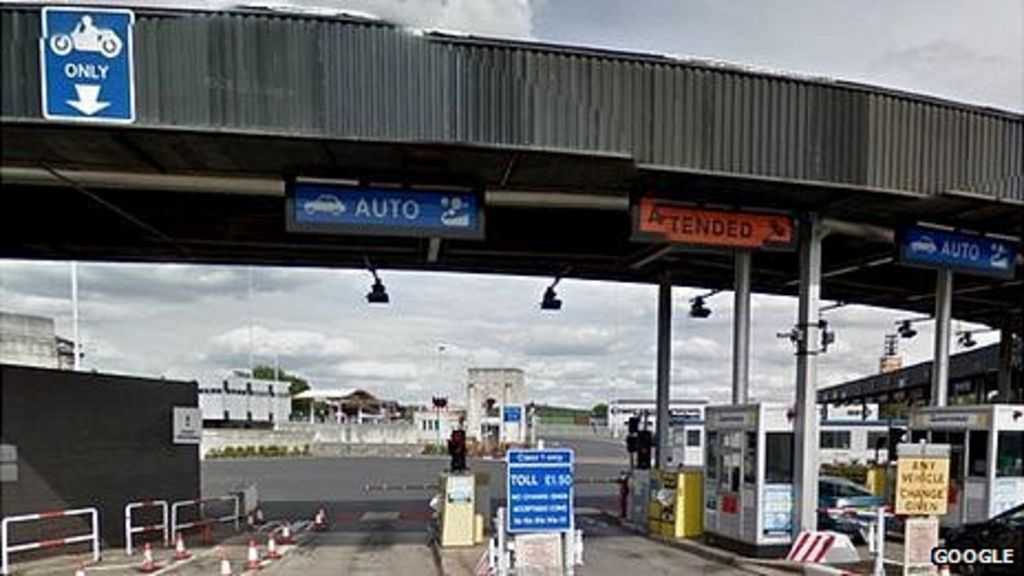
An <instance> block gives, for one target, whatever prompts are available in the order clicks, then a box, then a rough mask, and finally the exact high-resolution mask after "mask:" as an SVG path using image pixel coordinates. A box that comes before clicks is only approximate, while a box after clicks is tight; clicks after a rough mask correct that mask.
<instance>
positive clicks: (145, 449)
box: [0, 365, 199, 546]
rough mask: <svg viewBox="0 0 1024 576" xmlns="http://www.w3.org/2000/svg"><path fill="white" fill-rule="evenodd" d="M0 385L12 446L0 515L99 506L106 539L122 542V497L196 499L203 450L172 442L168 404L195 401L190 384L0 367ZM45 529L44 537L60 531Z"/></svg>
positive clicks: (27, 531)
mask: <svg viewBox="0 0 1024 576" xmlns="http://www.w3.org/2000/svg"><path fill="white" fill-rule="evenodd" d="M0 391H2V404H0V406H2V415H3V420H2V422H3V425H2V441H3V443H4V444H13V445H15V446H16V447H17V450H18V480H17V482H4V483H3V484H2V490H3V497H2V501H0V514H2V515H3V516H10V515H14V514H20V513H33V512H43V511H47V510H60V509H68V508H78V507H90V506H95V507H98V508H99V509H100V522H101V532H102V535H103V539H104V542H105V545H108V546H110V545H120V544H122V543H123V539H124V534H123V532H124V506H125V504H127V503H128V502H133V501H138V500H146V499H166V500H169V501H173V500H185V499H190V498H196V497H198V495H199V447H198V446H195V445H175V444H172V443H171V413H172V407H173V406H198V405H199V401H198V392H197V385H196V384H195V383H193V382H178V381H172V380H153V379H147V378H134V377H126V376H113V375H109V374H95V373H93V374H90V373H79V372H70V371H61V370H46V369H38V368H27V367H21V366H11V365H0ZM145 520H146V518H145V517H144V516H139V521H140V522H142V521H145ZM35 525H36V528H33V527H31V526H29V525H25V526H23V527H21V528H18V529H17V530H15V531H14V532H13V535H14V538H15V541H20V540H22V539H25V538H30V537H34V536H35V535H36V534H38V532H36V530H42V528H41V526H42V524H41V523H35ZM49 526H50V527H51V528H47V529H46V530H43V532H42V533H43V534H44V535H45V537H47V538H55V537H59V536H62V535H63V534H60V533H54V530H55V529H54V528H52V527H53V526H54V525H53V524H52V523H51V524H49ZM70 528H71V526H67V527H59V528H56V530H57V531H58V532H59V531H61V530H66V529H70Z"/></svg>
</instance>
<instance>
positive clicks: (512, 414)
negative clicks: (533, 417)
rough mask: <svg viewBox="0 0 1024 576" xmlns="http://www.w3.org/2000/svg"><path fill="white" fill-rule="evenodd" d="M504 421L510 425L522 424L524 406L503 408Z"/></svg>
mask: <svg viewBox="0 0 1024 576" xmlns="http://www.w3.org/2000/svg"><path fill="white" fill-rule="evenodd" d="M502 411H503V414H502V418H501V419H502V421H504V422H508V423H510V424H515V423H517V422H521V421H522V419H523V407H522V406H505V407H504V408H502Z"/></svg>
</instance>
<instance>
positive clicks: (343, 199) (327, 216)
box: [287, 180, 484, 238]
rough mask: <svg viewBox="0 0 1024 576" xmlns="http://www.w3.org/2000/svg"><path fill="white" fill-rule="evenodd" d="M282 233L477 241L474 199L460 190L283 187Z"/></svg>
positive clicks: (307, 183) (312, 183)
mask: <svg viewBox="0 0 1024 576" xmlns="http://www.w3.org/2000/svg"><path fill="white" fill-rule="evenodd" d="M287 210H288V229H289V230H290V231H295V232H317V233H324V234H367V235H384V236H417V237H428V238H482V237H483V232H484V227H483V210H482V206H481V202H480V198H479V197H478V196H477V195H476V194H474V193H472V192H468V191H464V190H454V189H453V190H437V189H429V190H418V189H406V188H383V187H373V186H351V185H344V184H337V183H332V182H329V181H319V180H297V181H295V182H292V183H290V184H289V192H288V208H287Z"/></svg>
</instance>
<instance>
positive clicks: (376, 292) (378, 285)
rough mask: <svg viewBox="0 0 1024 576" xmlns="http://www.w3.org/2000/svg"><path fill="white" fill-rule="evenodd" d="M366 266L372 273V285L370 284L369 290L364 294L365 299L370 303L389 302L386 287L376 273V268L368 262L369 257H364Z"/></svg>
mask: <svg viewBox="0 0 1024 576" xmlns="http://www.w3.org/2000/svg"><path fill="white" fill-rule="evenodd" d="M366 267H367V268H368V269H369V270H370V274H373V285H372V286H370V291H369V292H368V293H367V294H366V301H367V302H368V303H370V304H387V303H389V302H391V298H390V297H389V296H388V289H387V288H385V287H384V283H383V282H381V280H380V276H378V275H377V269H376V268H374V267H373V265H371V264H370V259H369V258H367V259H366Z"/></svg>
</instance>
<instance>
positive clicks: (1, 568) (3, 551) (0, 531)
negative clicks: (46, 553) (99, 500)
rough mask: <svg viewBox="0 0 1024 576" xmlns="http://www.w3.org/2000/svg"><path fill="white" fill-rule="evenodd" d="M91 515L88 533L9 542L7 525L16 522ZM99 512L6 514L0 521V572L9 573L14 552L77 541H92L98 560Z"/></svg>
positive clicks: (75, 542)
mask: <svg viewBox="0 0 1024 576" xmlns="http://www.w3.org/2000/svg"><path fill="white" fill-rule="evenodd" d="M84 515H89V516H91V517H92V523H91V526H92V529H91V530H90V532H89V533H88V534H81V535H78V536H68V537H65V538H55V539H52V540H39V541H36V542H22V543H20V544H9V543H8V542H7V540H8V534H9V526H10V525H11V524H14V523H16V522H32V521H36V520H53V519H55V518H67V517H70V516H84ZM99 518H100V513H99V510H97V509H96V508H76V509H74V510H56V511H52V512H41V513H39V514H24V515H21V516H8V517H6V518H4V519H3V522H2V523H0V574H2V575H3V576H7V575H8V574H10V555H11V554H12V553H14V552H25V551H28V550H39V549H46V548H59V547H61V546H67V545H69V544H77V543H79V542H92V559H93V562H99V560H100V520H99Z"/></svg>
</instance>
